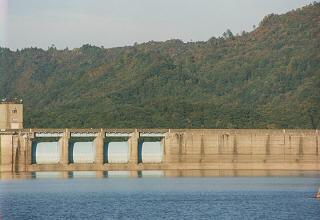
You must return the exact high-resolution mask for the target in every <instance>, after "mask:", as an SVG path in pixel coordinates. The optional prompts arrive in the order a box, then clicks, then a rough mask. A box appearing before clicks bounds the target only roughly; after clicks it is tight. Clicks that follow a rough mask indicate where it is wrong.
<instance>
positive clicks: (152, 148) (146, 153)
mask: <svg viewBox="0 0 320 220" xmlns="http://www.w3.org/2000/svg"><path fill="white" fill-rule="evenodd" d="M141 148H142V149H141V157H142V163H161V162H162V158H163V146H162V144H161V142H160V141H156V142H143V143H142V146H141Z"/></svg>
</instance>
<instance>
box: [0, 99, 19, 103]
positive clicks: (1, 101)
mask: <svg viewBox="0 0 320 220" xmlns="http://www.w3.org/2000/svg"><path fill="white" fill-rule="evenodd" d="M22 103H23V100H22V99H18V98H14V99H8V98H3V99H1V100H0V104H22Z"/></svg>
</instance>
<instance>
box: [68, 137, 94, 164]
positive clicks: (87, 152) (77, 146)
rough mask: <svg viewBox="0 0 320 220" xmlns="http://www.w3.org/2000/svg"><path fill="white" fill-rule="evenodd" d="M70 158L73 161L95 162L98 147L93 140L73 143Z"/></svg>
mask: <svg viewBox="0 0 320 220" xmlns="http://www.w3.org/2000/svg"><path fill="white" fill-rule="evenodd" d="M71 151H72V152H69V159H70V160H71V161H70V162H72V163H94V162H95V158H96V148H95V145H94V143H93V142H74V143H71Z"/></svg>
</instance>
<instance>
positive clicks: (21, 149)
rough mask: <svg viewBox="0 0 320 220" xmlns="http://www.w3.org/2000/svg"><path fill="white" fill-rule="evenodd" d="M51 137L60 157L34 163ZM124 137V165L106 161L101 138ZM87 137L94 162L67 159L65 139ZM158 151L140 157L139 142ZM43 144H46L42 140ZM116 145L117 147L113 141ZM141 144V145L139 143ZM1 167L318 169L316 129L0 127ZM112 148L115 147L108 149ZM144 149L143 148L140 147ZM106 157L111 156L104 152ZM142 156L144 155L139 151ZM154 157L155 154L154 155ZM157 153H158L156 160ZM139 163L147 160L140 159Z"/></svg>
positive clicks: (112, 169) (54, 168) (103, 143)
mask: <svg viewBox="0 0 320 220" xmlns="http://www.w3.org/2000/svg"><path fill="white" fill-rule="evenodd" d="M50 138H51V139H55V141H58V143H59V152H60V159H59V162H57V163H55V164H52V163H50V164H43V163H41V164H38V163H36V162H35V161H34V160H33V159H32V158H33V157H36V156H37V155H35V152H34V151H35V150H34V147H33V144H34V143H35V141H36V140H38V141H39V140H47V139H48V140H50ZM119 138H124V139H125V140H126V141H125V142H123V143H127V146H128V152H127V153H128V155H129V158H128V161H127V162H126V163H121V162H119V163H110V162H108V158H105V157H108V154H107V153H106V152H104V151H105V150H106V148H105V145H106V142H107V141H108V140H110V139H114V140H115V142H116V141H117V140H118V139H119ZM72 139H77V141H79V142H81V141H82V140H87V139H90V140H92V146H94V150H95V151H94V153H95V157H94V161H93V162H90V163H74V162H72V161H71V160H70V154H71V152H69V150H70V148H69V146H70V144H71V143H70V141H71V140H72ZM142 139H143V140H146V141H148V140H149V139H151V142H152V140H153V139H155V140H156V142H154V143H149V144H148V143H147V144H145V145H142V147H143V146H145V147H148V149H147V150H152V146H159V143H160V144H161V148H159V147H158V148H157V149H162V151H161V152H159V151H157V152H158V153H159V155H158V157H157V160H155V161H154V162H152V158H151V159H150V158H144V159H142V160H139V158H141V157H142V156H143V155H141V149H140V150H139V143H140V141H141V140H142ZM42 144H44V145H45V142H43V143H42ZM114 146H117V145H114ZM140 147H141V146H140ZM0 149H1V152H0V159H1V161H0V164H1V166H0V171H1V172H17V171H116V170H124V171H137V170H167V171H169V170H190V171H191V170H204V171H205V170H306V171H307V170H308V171H320V155H319V132H318V131H317V130H269V129H6V130H1V131H0ZM113 149H114V148H113ZM142 151H143V152H147V151H146V149H144V150H142ZM109 156H110V155H109ZM144 156H145V157H147V156H148V154H145V155H144ZM156 156H157V155H156ZM159 157H161V158H160V159H161V160H159ZM143 161H148V162H147V163H143Z"/></svg>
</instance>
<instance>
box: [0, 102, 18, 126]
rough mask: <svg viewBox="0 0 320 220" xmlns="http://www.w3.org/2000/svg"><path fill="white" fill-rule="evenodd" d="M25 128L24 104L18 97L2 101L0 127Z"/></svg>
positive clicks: (0, 104) (0, 105)
mask: <svg viewBox="0 0 320 220" xmlns="http://www.w3.org/2000/svg"><path fill="white" fill-rule="evenodd" d="M22 128H23V104H22V100H18V99H11V100H8V99H2V100H1V101H0V129H1V130H4V129H22Z"/></svg>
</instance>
